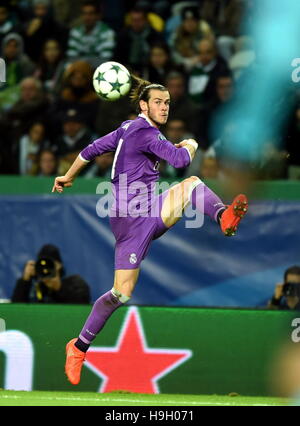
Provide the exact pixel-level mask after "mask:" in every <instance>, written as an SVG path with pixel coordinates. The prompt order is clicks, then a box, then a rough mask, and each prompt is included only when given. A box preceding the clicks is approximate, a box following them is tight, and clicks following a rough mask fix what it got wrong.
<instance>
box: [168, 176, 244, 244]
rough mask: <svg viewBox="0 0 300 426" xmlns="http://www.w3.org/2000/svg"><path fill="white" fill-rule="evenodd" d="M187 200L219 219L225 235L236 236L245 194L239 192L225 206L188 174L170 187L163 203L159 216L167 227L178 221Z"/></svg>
mask: <svg viewBox="0 0 300 426" xmlns="http://www.w3.org/2000/svg"><path fill="white" fill-rule="evenodd" d="M189 203H192V205H193V207H195V208H196V209H197V210H199V211H200V212H201V213H203V214H206V215H208V216H210V217H211V218H212V219H213V220H214V221H216V222H218V223H219V224H220V226H221V229H222V231H223V233H224V234H225V235H226V236H233V235H235V232H236V230H237V226H238V224H239V222H240V220H241V219H242V218H243V216H244V215H245V214H246V212H247V210H248V201H247V198H246V196H245V195H238V196H237V197H236V198H235V199H234V200H233V202H232V204H231V205H230V206H225V205H224V204H223V202H222V201H221V199H220V198H219V197H218V196H217V195H216V194H215V193H214V192H213V191H211V189H209V188H208V187H207V186H206V185H205V184H204V183H203V182H202V181H201V180H200V179H199V178H198V177H197V176H191V177H189V178H187V179H185V180H184V181H182V182H180V183H179V184H177V185H175V186H174V187H172V188H171V189H170V190H169V192H168V195H167V196H166V198H165V200H164V202H163V206H162V210H161V218H162V221H163V222H164V224H165V225H166V227H168V228H170V227H171V226H173V225H174V224H175V223H176V222H178V220H179V219H180V218H181V217H182V212H183V210H184V209H185V207H186V206H187V205H188V204H189Z"/></svg>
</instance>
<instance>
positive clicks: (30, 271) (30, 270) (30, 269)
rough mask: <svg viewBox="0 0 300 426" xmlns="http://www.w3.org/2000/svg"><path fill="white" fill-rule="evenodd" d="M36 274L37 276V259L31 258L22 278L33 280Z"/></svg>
mask: <svg viewBox="0 0 300 426" xmlns="http://www.w3.org/2000/svg"><path fill="white" fill-rule="evenodd" d="M34 276H35V261H34V260H29V261H28V262H27V263H26V265H25V268H24V272H23V277H22V278H23V280H24V281H31V280H32V278H33V277H34Z"/></svg>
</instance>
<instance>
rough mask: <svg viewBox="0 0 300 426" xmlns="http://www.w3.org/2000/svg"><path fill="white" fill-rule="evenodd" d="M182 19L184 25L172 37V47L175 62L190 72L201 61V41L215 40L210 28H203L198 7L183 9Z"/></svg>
mask: <svg viewBox="0 0 300 426" xmlns="http://www.w3.org/2000/svg"><path fill="white" fill-rule="evenodd" d="M181 17H182V23H181V25H180V26H179V27H178V28H177V29H176V31H175V32H174V33H173V35H172V36H171V38H170V46H171V48H172V53H173V59H174V61H175V62H176V63H177V64H179V65H182V66H184V68H185V70H186V71H187V72H189V71H190V70H191V69H192V68H193V67H194V66H195V65H196V64H197V63H198V60H199V59H198V56H199V53H198V44H199V41H200V40H202V39H203V38H207V39H212V40H213V33H212V31H211V29H210V27H209V26H207V28H206V27H205V29H203V28H201V25H200V13H199V9H198V7H187V8H185V9H183V11H182V15H181Z"/></svg>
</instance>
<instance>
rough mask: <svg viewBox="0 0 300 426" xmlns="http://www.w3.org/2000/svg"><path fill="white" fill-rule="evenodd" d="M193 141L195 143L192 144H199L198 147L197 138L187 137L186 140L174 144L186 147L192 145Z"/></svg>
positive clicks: (177, 146)
mask: <svg viewBox="0 0 300 426" xmlns="http://www.w3.org/2000/svg"><path fill="white" fill-rule="evenodd" d="M191 142H193V144H192V145H195V144H196V145H197V147H198V143H197V142H196V141H195V139H185V140H184V141H182V142H180V143H176V144H175V145H174V146H175V147H176V148H182V147H184V146H187V145H191Z"/></svg>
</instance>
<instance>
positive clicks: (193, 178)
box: [186, 176, 201, 182]
mask: <svg viewBox="0 0 300 426" xmlns="http://www.w3.org/2000/svg"><path fill="white" fill-rule="evenodd" d="M186 180H188V181H190V182H198V181H200V182H201V179H200V178H199V177H198V176H190V177H189V178H187V179H186Z"/></svg>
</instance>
